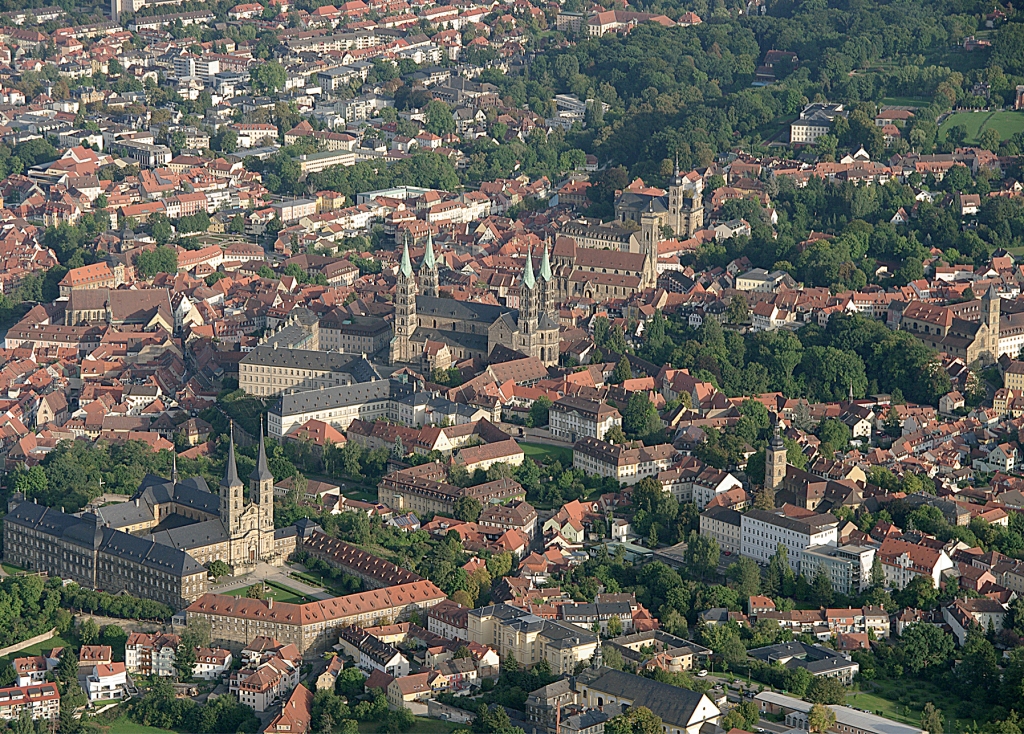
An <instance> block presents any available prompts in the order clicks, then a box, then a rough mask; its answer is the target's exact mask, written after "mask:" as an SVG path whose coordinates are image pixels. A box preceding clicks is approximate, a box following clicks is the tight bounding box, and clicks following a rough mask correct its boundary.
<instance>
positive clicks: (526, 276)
mask: <svg viewBox="0 0 1024 734" xmlns="http://www.w3.org/2000/svg"><path fill="white" fill-rule="evenodd" d="M523 285H525V286H526V287H527V288H529V289H530V290H531V291H532V290H533V287H534V286H535V285H537V280H536V278H534V277H533V251H532V250H530V249H529V248H527V250H526V270H525V271H524V272H523Z"/></svg>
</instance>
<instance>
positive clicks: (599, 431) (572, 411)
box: [548, 396, 622, 443]
mask: <svg viewBox="0 0 1024 734" xmlns="http://www.w3.org/2000/svg"><path fill="white" fill-rule="evenodd" d="M614 426H619V427H620V428H621V427H622V415H621V414H620V413H619V411H617V410H616V409H615V408H612V407H611V406H609V405H606V404H605V403H602V402H601V401H599V400H587V399H586V398H576V397H570V396H566V397H564V398H560V399H559V400H556V401H555V403H554V405H552V406H551V409H550V410H549V411H548V428H549V430H550V431H551V435H552V436H553V437H554V438H560V439H562V440H563V441H571V442H573V443H576V441H579V440H580V439H581V438H584V437H585V436H590V437H592V438H596V439H598V440H600V441H603V440H604V437H605V435H606V434H607V433H608V431H610V430H611V429H612V428H613V427H614Z"/></svg>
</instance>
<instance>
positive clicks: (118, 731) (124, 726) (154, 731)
mask: <svg viewBox="0 0 1024 734" xmlns="http://www.w3.org/2000/svg"><path fill="white" fill-rule="evenodd" d="M95 726H96V728H97V729H98V730H99V731H101V732H104V734H174V732H172V731H171V730H170V729H158V728H157V727H155V726H145V725H144V724H136V723H135V722H134V721H132V720H131V719H129V718H128V717H127V716H124V715H121V716H119V717H118V718H116V719H114V720H113V721H112V722H110V723H109V724H101V723H99V722H95Z"/></svg>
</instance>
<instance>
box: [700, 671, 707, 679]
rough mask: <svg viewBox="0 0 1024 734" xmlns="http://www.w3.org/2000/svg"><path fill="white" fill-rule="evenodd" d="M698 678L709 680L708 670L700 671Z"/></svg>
mask: <svg viewBox="0 0 1024 734" xmlns="http://www.w3.org/2000/svg"><path fill="white" fill-rule="evenodd" d="M697 677H698V678H707V677H708V671H706V670H702V671H700V672H699V673H697Z"/></svg>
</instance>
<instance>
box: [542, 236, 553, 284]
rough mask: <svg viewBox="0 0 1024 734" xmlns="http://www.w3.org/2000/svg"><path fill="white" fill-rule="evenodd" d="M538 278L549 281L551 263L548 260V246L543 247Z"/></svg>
mask: <svg viewBox="0 0 1024 734" xmlns="http://www.w3.org/2000/svg"><path fill="white" fill-rule="evenodd" d="M540 277H541V278H543V279H544V280H548V281H549V280H551V261H550V260H548V246H547V245H546V244H545V245H544V255H543V256H542V257H541V260H540Z"/></svg>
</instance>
